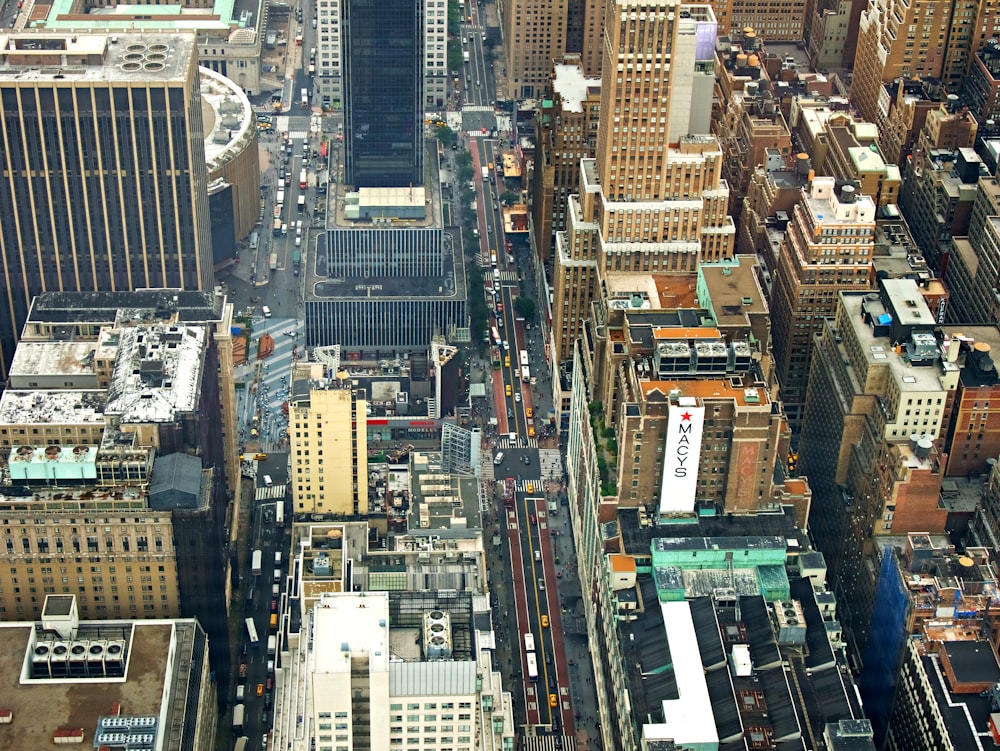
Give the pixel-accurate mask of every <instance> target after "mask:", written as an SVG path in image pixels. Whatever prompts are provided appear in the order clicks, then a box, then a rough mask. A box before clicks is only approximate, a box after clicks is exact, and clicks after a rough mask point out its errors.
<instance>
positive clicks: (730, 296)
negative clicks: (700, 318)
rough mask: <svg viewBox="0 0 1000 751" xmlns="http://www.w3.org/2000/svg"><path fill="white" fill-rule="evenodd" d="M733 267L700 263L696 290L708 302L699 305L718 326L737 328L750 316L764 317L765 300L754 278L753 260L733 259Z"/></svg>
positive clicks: (757, 281) (755, 269) (756, 279)
mask: <svg viewBox="0 0 1000 751" xmlns="http://www.w3.org/2000/svg"><path fill="white" fill-rule="evenodd" d="M736 261H737V262H736V263H735V264H733V263H724V264H723V263H703V264H700V265H699V266H698V281H699V285H698V287H699V289H701V288H702V287H704V289H705V291H706V292H707V293H708V299H703V297H704V296H699V302H701V304H702V305H704V306H705V307H706V308H708V310H709V311H710V312H711V313H712V317H713V318H715V320H716V322H717V323H718V324H719V325H720V326H726V325H739V324H742V323H745V322H746V317H747V316H748V315H749V314H752V313H767V312H768V307H767V300H766V299H765V298H764V293H763V291H762V290H761V288H760V281H759V280H758V278H757V269H758V263H757V259H756V257H755V256H737V257H736Z"/></svg>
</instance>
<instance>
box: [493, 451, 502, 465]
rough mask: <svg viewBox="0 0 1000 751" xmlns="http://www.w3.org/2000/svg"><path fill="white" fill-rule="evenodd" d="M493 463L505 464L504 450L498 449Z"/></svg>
mask: <svg viewBox="0 0 1000 751" xmlns="http://www.w3.org/2000/svg"><path fill="white" fill-rule="evenodd" d="M493 464H494V465H497V464H503V451H497V455H496V456H494V457H493Z"/></svg>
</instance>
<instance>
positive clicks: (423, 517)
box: [410, 451, 482, 531]
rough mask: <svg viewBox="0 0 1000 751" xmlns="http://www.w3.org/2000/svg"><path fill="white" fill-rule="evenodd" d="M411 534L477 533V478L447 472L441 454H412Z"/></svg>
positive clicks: (478, 520)
mask: <svg viewBox="0 0 1000 751" xmlns="http://www.w3.org/2000/svg"><path fill="white" fill-rule="evenodd" d="M410 467H411V469H412V472H411V474H410V477H411V482H410V528H411V530H414V531H416V530H427V529H434V530H456V531H464V530H478V529H480V527H481V526H482V522H481V518H480V514H479V492H478V486H477V482H476V479H475V478H474V477H469V478H463V477H460V476H458V475H455V474H450V473H447V472H445V471H444V468H443V460H442V456H441V454H440V452H419V451H415V452H411V454H410Z"/></svg>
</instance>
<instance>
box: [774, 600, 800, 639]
mask: <svg viewBox="0 0 1000 751" xmlns="http://www.w3.org/2000/svg"><path fill="white" fill-rule="evenodd" d="M774 614H775V617H776V620H777V622H778V644H780V645H784V646H793V645H799V644H805V641H806V619H805V615H803V613H802V605H800V604H799V603H798V601H796V600H787V601H784V602H776V603H775V604H774Z"/></svg>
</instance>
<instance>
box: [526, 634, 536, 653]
mask: <svg viewBox="0 0 1000 751" xmlns="http://www.w3.org/2000/svg"><path fill="white" fill-rule="evenodd" d="M524 651H525V652H534V651H535V635H534V634H530V633H529V634H525V635H524Z"/></svg>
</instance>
